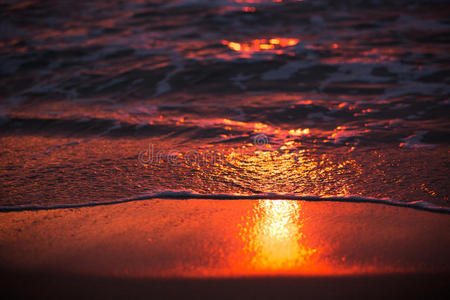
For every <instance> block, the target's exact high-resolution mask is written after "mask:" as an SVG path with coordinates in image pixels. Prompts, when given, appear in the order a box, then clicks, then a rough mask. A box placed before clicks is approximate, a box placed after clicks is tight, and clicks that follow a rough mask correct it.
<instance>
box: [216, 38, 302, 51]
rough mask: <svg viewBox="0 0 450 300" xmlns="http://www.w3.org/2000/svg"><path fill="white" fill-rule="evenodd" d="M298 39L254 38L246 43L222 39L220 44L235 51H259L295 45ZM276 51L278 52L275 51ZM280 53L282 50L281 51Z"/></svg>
mask: <svg viewBox="0 0 450 300" xmlns="http://www.w3.org/2000/svg"><path fill="white" fill-rule="evenodd" d="M299 41H300V40H298V39H288V38H271V39H255V40H252V41H250V42H248V43H238V42H229V41H222V44H224V45H227V46H228V48H230V49H232V50H234V51H236V52H259V51H262V50H278V51H279V50H280V49H283V48H286V47H291V46H294V45H297V44H298V43H299ZM277 53H278V52H277ZM281 53H282V52H281Z"/></svg>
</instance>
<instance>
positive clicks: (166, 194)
mask: <svg viewBox="0 0 450 300" xmlns="http://www.w3.org/2000/svg"><path fill="white" fill-rule="evenodd" d="M151 199H172V200H187V199H197V200H207V199H213V200H296V201H311V202H319V201H329V202H350V203H376V204H385V205H391V206H398V207H405V208H413V209H418V210H423V211H429V212H435V213H444V214H450V208H449V207H442V206H438V205H434V204H432V203H429V202H426V201H414V202H401V201H397V200H393V199H389V198H370V197H362V196H353V195H347V196H310V195H304V196H302V195H295V194H283V193H261V194H252V195H240V194H198V193H195V192H191V191H159V192H153V193H148V194H144V195H139V196H136V197H132V198H124V199H117V200H111V201H104V202H87V203H74V204H57V205H50V206H39V205H27V206H25V205H20V206H10V207H9V206H0V212H20V211H37V210H54V209H70V208H82V207H91V206H102V205H113V204H121V203H127V202H135V201H144V200H151Z"/></svg>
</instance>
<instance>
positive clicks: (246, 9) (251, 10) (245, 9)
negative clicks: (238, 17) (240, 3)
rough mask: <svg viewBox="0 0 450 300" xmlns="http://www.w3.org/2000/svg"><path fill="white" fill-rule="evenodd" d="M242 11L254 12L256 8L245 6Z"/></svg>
mask: <svg viewBox="0 0 450 300" xmlns="http://www.w3.org/2000/svg"><path fill="white" fill-rule="evenodd" d="M242 10H243V11H245V12H255V11H256V8H254V7H250V6H245V7H244V8H243V9H242Z"/></svg>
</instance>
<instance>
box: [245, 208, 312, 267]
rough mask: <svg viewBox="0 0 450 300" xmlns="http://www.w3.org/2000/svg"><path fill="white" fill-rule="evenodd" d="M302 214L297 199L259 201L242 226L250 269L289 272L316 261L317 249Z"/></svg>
mask: <svg viewBox="0 0 450 300" xmlns="http://www.w3.org/2000/svg"><path fill="white" fill-rule="evenodd" d="M301 216H302V212H301V204H300V203H299V202H297V201H292V200H260V201H258V204H257V205H256V206H255V207H254V209H253V210H252V211H251V214H250V215H249V216H247V220H245V223H244V224H243V225H242V226H241V230H240V236H241V239H242V241H243V243H244V249H243V250H244V255H245V256H246V259H245V261H247V263H248V264H249V265H248V266H247V267H248V269H250V271H253V272H255V273H258V274H264V273H266V272H270V273H271V274H274V273H282V274H283V273H286V274H287V273H290V272H298V271H299V269H302V268H304V267H306V266H307V265H308V264H311V263H312V261H311V258H312V256H313V255H314V253H316V252H317V249H313V248H310V247H308V246H307V245H306V244H305V236H304V234H303V233H302V226H303V224H302V217H301Z"/></svg>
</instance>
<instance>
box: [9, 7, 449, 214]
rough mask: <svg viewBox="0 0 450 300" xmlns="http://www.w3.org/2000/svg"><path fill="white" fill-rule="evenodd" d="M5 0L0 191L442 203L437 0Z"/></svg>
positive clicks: (79, 199) (443, 96)
mask: <svg viewBox="0 0 450 300" xmlns="http://www.w3.org/2000/svg"><path fill="white" fill-rule="evenodd" d="M411 2H414V3H413V4H411V3H409V4H407V1H339V4H337V3H336V1H312V0H305V1H232V0H223V1H194V0H193V1H187V0H179V1H150V2H146V1H137V0H135V1H126V2H122V1H108V3H103V2H101V1H76V2H72V1H66V2H64V3H62V2H61V1H46V2H45V3H43V2H42V1H6V2H3V4H0V5H1V10H0V11H1V16H2V18H1V21H0V36H1V42H0V78H1V81H0V99H1V104H0V113H1V115H0V117H1V119H0V127H1V134H0V145H1V149H0V150H1V151H0V170H1V172H0V178H1V180H0V193H1V197H0V205H1V206H3V207H4V206H8V207H12V206H17V205H43V206H51V205H56V204H73V203H91V202H104V201H114V200H118V199H124V198H130V197H136V196H138V195H141V194H148V193H153V192H157V191H180V190H181V191H191V192H195V193H199V194H213V195H214V194H218V193H221V194H227V195H235V194H239V195H249V194H258V193H288V194H291V195H300V196H303V195H316V196H346V195H357V196H361V197H368V198H389V199H393V200H395V201H403V202H413V201H426V202H429V203H433V204H434V205H435V206H445V207H448V206H450V202H449V187H448V186H449V185H448V170H449V162H450V159H449V149H450V148H449V120H448V115H449V105H450V102H449V95H450V86H449V80H450V78H449V74H450V73H449V69H448V66H449V64H448V62H449V53H450V51H449V50H450V44H449V39H448V36H449V34H448V33H449V30H450V20H449V18H448V15H447V14H446V12H447V11H448V10H449V7H450V5H449V4H446V3H445V1H411Z"/></svg>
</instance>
